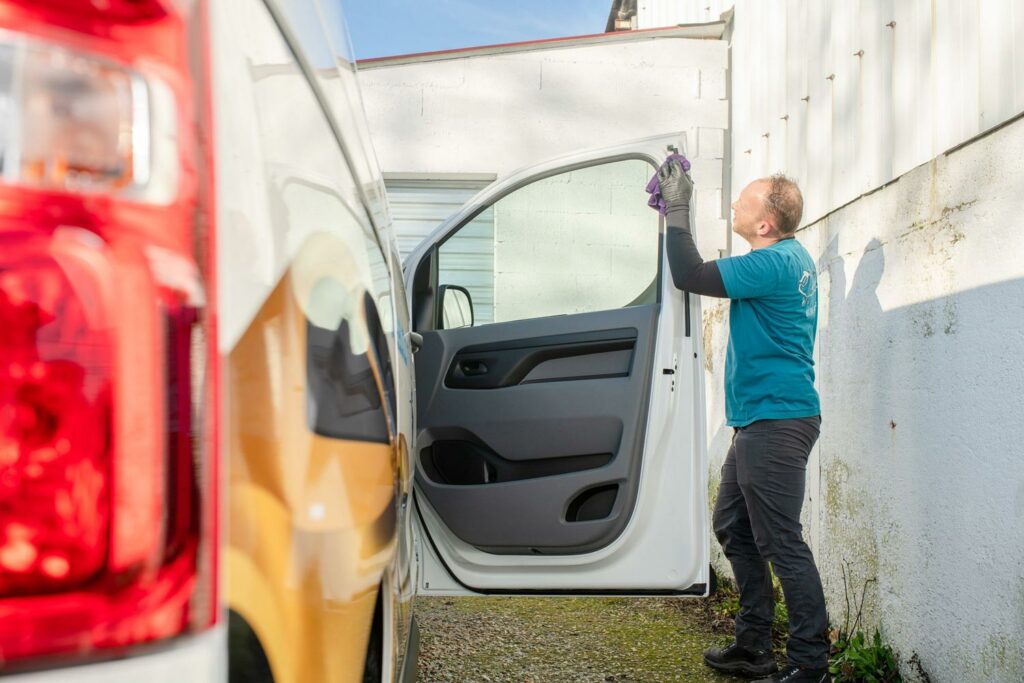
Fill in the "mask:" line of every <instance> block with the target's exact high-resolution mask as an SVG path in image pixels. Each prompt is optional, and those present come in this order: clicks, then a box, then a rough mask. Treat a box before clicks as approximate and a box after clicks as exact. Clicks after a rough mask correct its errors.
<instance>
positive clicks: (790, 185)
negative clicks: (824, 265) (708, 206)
mask: <svg viewBox="0 0 1024 683" xmlns="http://www.w3.org/2000/svg"><path fill="white" fill-rule="evenodd" d="M803 211H804V198H803V196H802V195H801V194H800V188H799V187H797V185H796V183H794V182H793V181H792V180H790V179H789V178H787V177H786V176H784V175H782V174H778V175H773V176H771V177H770V178H760V179H759V180H755V181H754V182H752V183H750V184H749V185H747V186H746V187H745V188H743V191H742V192H740V196H739V197H737V198H736V201H734V202H733V203H732V229H733V232H735V233H736V234H737V235H739V236H740V237H742V238H743V239H745V240H746V241H748V242H750V245H751V246H752V247H755V248H756V247H761V246H767V245H769V244H772V243H773V242H778V241H779V240H781V239H785V238H787V237H791V236H792V235H793V233H794V232H796V229H797V228H798V227H799V226H800V217H801V215H802V214H803Z"/></svg>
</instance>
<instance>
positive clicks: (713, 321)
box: [703, 303, 725, 372]
mask: <svg viewBox="0 0 1024 683" xmlns="http://www.w3.org/2000/svg"><path fill="white" fill-rule="evenodd" d="M724 317H725V304H721V303H718V304H715V305H714V306H713V307H712V308H709V309H708V310H706V311H704V321H703V322H704V369H705V370H707V371H708V372H714V371H715V359H714V356H715V353H714V352H715V343H714V339H715V327H716V326H721V324H722V320H723V318H724Z"/></svg>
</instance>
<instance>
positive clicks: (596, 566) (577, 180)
mask: <svg viewBox="0 0 1024 683" xmlns="http://www.w3.org/2000/svg"><path fill="white" fill-rule="evenodd" d="M672 149H679V150H680V151H683V152H684V153H685V138H684V136H683V135H682V134H681V133H676V134H673V135H667V136H660V137H655V138H648V139H644V140H639V141H636V142H633V143H629V144H624V145H619V146H616V147H611V148H606V149H601V150H595V151H589V152H584V153H577V154H572V155H568V156H564V157H561V158H558V159H555V160H552V161H549V162H547V163H543V164H540V165H537V166H534V167H531V168H528V169H525V170H522V171H519V172H517V173H515V174H513V175H511V176H509V177H508V178H506V179H504V180H502V181H499V182H497V183H495V184H494V185H492V186H490V187H488V188H486V189H485V190H484V191H482V192H481V193H480V194H478V195H477V196H476V197H474V198H473V199H472V200H470V201H469V202H468V203H467V204H466V205H465V206H463V208H462V209H461V210H460V211H459V212H457V213H456V214H455V215H454V216H453V217H452V218H450V219H449V220H448V221H446V222H445V223H444V224H443V225H441V226H440V227H439V228H438V229H437V230H435V231H434V232H433V233H432V234H431V236H430V237H429V238H427V239H426V240H425V241H424V243H422V244H421V245H420V246H419V247H418V248H417V249H416V250H415V251H414V252H413V253H412V254H410V256H409V258H408V259H407V260H406V268H405V270H406V272H405V274H406V283H407V284H406V286H407V288H408V296H409V301H410V302H411V309H412V317H413V330H414V331H416V332H417V333H419V334H420V335H421V336H422V348H421V349H420V350H419V352H418V353H417V354H416V356H415V366H416V403H417V411H416V412H417V421H418V424H417V426H416V437H417V438H416V444H415V448H414V459H415V463H416V472H415V491H414V505H415V514H414V518H415V523H416V532H417V541H418V543H417V545H418V548H417V552H418V556H419V561H420V571H419V577H420V578H419V586H418V588H419V592H420V593H421V594H435V595H474V594H481V593H485V594H486V593H513V594H548V595H557V594H588V593H589V594H616V595H636V594H660V595H683V594H697V595H703V594H705V593H706V590H707V584H708V572H709V568H708V559H709V558H708V552H709V551H708V547H709V546H708V544H709V531H708V520H707V462H706V436H705V412H704V386H703V367H702V366H703V345H702V342H701V315H700V302H699V297H697V296H693V295H688V294H684V293H683V292H680V291H679V290H677V289H676V288H675V287H674V285H673V284H672V279H671V276H670V273H669V271H668V263H667V261H666V258H665V249H664V240H665V225H664V220H663V219H660V217H659V215H658V213H657V212H656V211H653V210H652V209H651V208H649V207H648V206H647V199H648V195H647V194H646V193H645V192H644V186H645V185H646V183H647V181H648V179H649V178H650V177H651V175H652V174H653V173H654V172H655V170H656V168H657V166H658V165H659V164H660V163H661V162H662V161H663V160H664V158H665V156H666V154H667V153H668V151H669V150H672Z"/></svg>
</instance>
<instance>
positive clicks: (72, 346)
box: [0, 0, 218, 671]
mask: <svg viewBox="0 0 1024 683" xmlns="http://www.w3.org/2000/svg"><path fill="white" fill-rule="evenodd" d="M179 6H180V7H186V6H191V5H190V3H170V2H160V1H158V0H104V2H103V3H90V2H87V1H83V2H78V1H72V0H45V1H44V2H32V3H30V2H27V1H26V2H10V1H8V0H0V671H3V670H4V669H5V668H7V667H9V666H12V665H13V666H31V665H32V661H33V660H34V659H35V658H38V657H41V656H78V657H89V656H94V655H96V654H101V653H102V652H104V651H108V652H117V653H118V654H123V652H124V648H125V647H126V646H130V645H133V644H136V643H142V642H148V641H153V640H158V639H163V638H168V637H173V636H176V635H180V634H184V633H187V632H192V631H197V630H200V629H204V628H206V627H208V626H210V625H212V624H213V623H214V622H215V621H216V620H217V614H218V609H217V604H218V603H217V597H216V559H217V554H216V547H217V534H216V524H215V522H216V509H217V508H216V496H217V490H216V489H217V486H216V477H217V469H216V457H215V456H216V433H215V431H216V430H215V426H216V415H215V411H216V395H217V388H216V384H217V372H216V371H217V362H216V345H215V334H214V332H215V326H214V318H213V311H212V301H210V300H209V297H208V295H207V292H212V291H215V290H214V289H213V287H214V283H213V280H212V277H213V267H212V266H213V263H214V261H213V255H212V245H213V239H212V237H213V236H212V215H213V214H212V206H211V199H210V198H211V197H212V194H211V192H210V182H211V177H210V176H211V173H210V171H211V168H212V167H211V163H210V160H209V155H208V154H207V152H206V148H205V147H203V146H202V140H201V135H202V133H203V131H206V130H208V121H209V117H208V115H207V114H206V113H205V110H204V109H203V108H202V107H201V106H199V105H200V104H201V103H203V102H205V101H206V98H205V95H204V94H203V93H202V92H200V90H201V87H202V84H203V83H205V78H204V75H203V72H204V68H203V66H202V65H203V64H204V63H205V61H204V59H202V55H201V53H200V52H199V51H198V50H197V49H196V48H197V46H196V45H195V42H194V41H195V40H196V36H202V35H203V24H202V22H201V17H198V16H189V15H185V14H183V13H182V12H183V10H179V9H178V8H179ZM190 36H191V40H192V41H193V42H190Z"/></svg>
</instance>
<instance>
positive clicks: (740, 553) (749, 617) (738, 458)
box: [658, 161, 832, 683]
mask: <svg viewBox="0 0 1024 683" xmlns="http://www.w3.org/2000/svg"><path fill="white" fill-rule="evenodd" d="M658 179H659V184H660V186H661V193H662V198H663V200H664V201H665V204H666V208H667V213H668V235H667V240H666V251H667V253H668V258H669V265H670V268H671V271H672V280H673V282H674V283H675V285H676V287H678V288H679V289H682V290H686V291H689V292H694V293H696V294H704V295H708V296H717V297H728V298H729V299H731V300H732V302H731V304H730V308H729V346H728V353H727V356H726V366H725V412H726V418H727V423H728V424H729V426H731V427H733V428H734V431H733V437H732V446H731V447H730V448H729V453H728V455H727V456H726V459H725V464H724V465H723V466H722V483H721V485H720V486H719V489H718V502H717V504H716V505H715V512H714V518H713V524H714V529H715V535H716V536H717V537H718V540H719V542H720V543H721V544H722V550H723V551H724V552H725V556H726V557H727V558H728V559H729V562H730V563H731V564H732V569H733V574H734V575H735V577H736V583H737V584H738V587H739V593H740V611H739V614H737V615H736V640H735V641H734V642H733V643H731V644H730V645H728V646H726V647H724V648H715V649H711V650H708V651H707V652H705V653H704V661H705V663H706V664H707V665H708V666H710V667H712V668H713V669H717V670H719V671H723V672H728V673H732V674H737V673H738V674H746V675H750V676H768V675H770V674H773V673H774V674H775V675H773V676H770V677H769V678H762V679H760V680H761V681H762V682H764V683H768V682H774V681H779V682H785V683H798V682H802V681H814V682H815V683H821V682H828V681H831V680H832V679H831V677H830V676H829V673H828V641H827V639H826V635H825V631H826V628H827V624H828V621H827V616H826V613H825V597H824V595H823V593H822V589H821V578H820V577H819V575H818V570H817V568H816V567H815V565H814V558H813V557H812V555H811V551H810V549H809V548H808V547H807V544H806V543H805V542H804V540H803V536H802V527H801V524H800V509H801V507H802V506H803V500H804V483H805V476H806V469H807V457H808V455H809V454H810V451H811V448H812V447H813V446H814V443H815V441H816V440H817V438H818V430H819V427H820V424H821V417H820V407H819V403H818V394H817V391H816V390H815V388H814V361H813V359H812V350H813V347H814V336H815V332H816V328H817V322H818V292H817V273H816V269H815V267H814V261H813V260H812V259H811V257H810V255H809V254H808V253H807V250H806V249H804V248H803V246H802V245H801V244H800V243H799V242H797V241H796V240H795V239H794V238H793V234H794V233H795V232H796V229H797V227H798V226H799V224H800V217H801V214H802V213H803V198H802V197H801V195H800V189H799V188H798V187H797V186H796V183H794V182H793V181H791V180H789V179H787V178H785V177H784V176H772V177H771V178H763V179H761V180H755V181H754V182H752V183H750V184H749V185H748V186H747V187H745V188H744V189H743V191H742V192H741V193H740V196H739V198H738V199H737V200H736V202H735V203H733V205H732V209H733V231H734V232H736V234H738V235H739V236H740V237H742V238H743V239H745V240H746V241H747V242H749V243H750V248H751V251H750V253H748V254H744V255H743V256H736V257H732V258H724V259H719V260H717V261H709V262H707V263H705V262H704V261H703V260H702V259H701V257H700V254H699V253H698V252H697V248H696V246H695V245H694V242H693V235H692V233H691V228H690V198H691V196H692V194H693V183H692V181H691V180H690V177H689V175H688V174H687V173H686V172H685V171H684V170H683V168H682V166H681V165H680V163H679V162H678V161H671V162H669V163H667V164H665V165H664V166H662V168H661V169H660V170H659V172H658ZM769 562H771V564H772V567H773V568H774V570H775V574H776V576H778V577H779V581H780V583H781V584H782V590H783V593H784V595H785V599H786V607H787V608H788V609H789V645H788V648H787V658H788V666H787V667H786V668H785V669H783V670H782V671H777V669H778V667H777V666H776V664H775V660H774V657H773V656H772V651H771V649H772V641H771V624H772V618H773V616H774V613H775V610H774V599H773V592H772V579H771V573H770V572H769V570H768V563H769ZM776 672H777V673H776Z"/></svg>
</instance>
